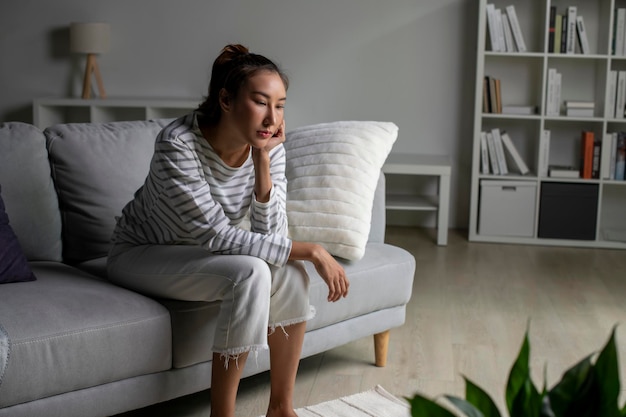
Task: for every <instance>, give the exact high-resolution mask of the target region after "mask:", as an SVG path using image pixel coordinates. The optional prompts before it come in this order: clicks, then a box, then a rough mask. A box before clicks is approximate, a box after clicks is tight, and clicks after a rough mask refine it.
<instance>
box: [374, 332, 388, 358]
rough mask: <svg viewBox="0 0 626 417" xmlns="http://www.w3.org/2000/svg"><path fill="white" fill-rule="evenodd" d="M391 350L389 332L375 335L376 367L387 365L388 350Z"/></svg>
mask: <svg viewBox="0 0 626 417" xmlns="http://www.w3.org/2000/svg"><path fill="white" fill-rule="evenodd" d="M388 349H389V330H386V331H384V332H382V333H376V334H375V335H374V356H375V357H376V366H380V367H383V366H385V365H387V350H388Z"/></svg>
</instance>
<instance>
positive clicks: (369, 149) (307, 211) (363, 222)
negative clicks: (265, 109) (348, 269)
mask: <svg viewBox="0 0 626 417" xmlns="http://www.w3.org/2000/svg"><path fill="white" fill-rule="evenodd" d="M397 136H398V127H397V126H396V125H395V124H393V123H390V122H370V121H342V122H332V123H321V124H316V125H311V126H304V127H300V128H296V129H294V130H292V131H290V132H288V133H287V140H286V141H285V149H286V151H287V169H286V176H287V181H288V183H287V216H288V220H289V233H290V234H291V236H292V237H293V239H295V240H301V241H307V242H316V243H319V244H321V245H322V246H324V247H325V248H326V249H327V250H328V251H329V252H330V253H331V254H333V255H335V256H339V257H342V258H345V259H348V260H357V259H360V258H361V257H362V256H363V253H364V250H365V244H366V243H367V241H368V236H369V232H370V222H371V216H372V204H373V200H374V193H375V190H376V185H377V183H378V178H379V176H380V170H381V168H382V166H383V163H384V162H385V159H386V158H387V155H388V154H389V152H390V151H391V147H392V146H393V143H394V142H395V140H396V138H397Z"/></svg>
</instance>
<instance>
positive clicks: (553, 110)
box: [546, 68, 562, 116]
mask: <svg viewBox="0 0 626 417" xmlns="http://www.w3.org/2000/svg"><path fill="white" fill-rule="evenodd" d="M561 82H562V76H561V73H560V72H558V71H557V70H556V69H555V68H549V69H548V91H547V95H546V115H547V116H558V115H560V114H561Z"/></svg>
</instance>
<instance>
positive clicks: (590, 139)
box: [580, 130, 595, 179]
mask: <svg viewBox="0 0 626 417" xmlns="http://www.w3.org/2000/svg"><path fill="white" fill-rule="evenodd" d="M594 136H595V135H594V133H593V132H592V131H589V130H583V131H582V134H581V144H580V155H581V163H580V177H581V178H584V179H591V178H593V156H594V155H593V145H594V142H595V137H594Z"/></svg>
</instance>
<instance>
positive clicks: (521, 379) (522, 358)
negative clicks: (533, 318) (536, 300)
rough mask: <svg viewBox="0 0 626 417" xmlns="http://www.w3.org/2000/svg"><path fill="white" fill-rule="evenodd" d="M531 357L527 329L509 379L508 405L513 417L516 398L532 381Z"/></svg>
mask: <svg viewBox="0 0 626 417" xmlns="http://www.w3.org/2000/svg"><path fill="white" fill-rule="evenodd" d="M529 357H530V342H529V340H528V328H526V333H525V334H524V341H523V343H522V347H521V348H520V351H519V354H518V355H517V359H516V360H515V362H514V363H513V366H512V367H511V372H510V373H509V379H508V382H507V386H506V405H507V409H508V410H509V413H510V415H511V416H512V415H513V414H512V411H513V402H514V401H515V398H516V397H517V396H518V394H519V392H520V390H521V389H522V387H523V386H524V385H525V384H526V383H527V381H528V380H530V370H529V366H528V359H529Z"/></svg>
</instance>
